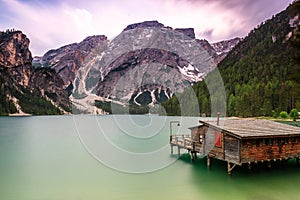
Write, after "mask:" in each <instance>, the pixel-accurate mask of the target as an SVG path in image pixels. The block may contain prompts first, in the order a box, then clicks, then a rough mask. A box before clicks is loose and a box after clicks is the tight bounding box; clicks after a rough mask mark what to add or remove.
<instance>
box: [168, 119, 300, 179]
mask: <svg viewBox="0 0 300 200" xmlns="http://www.w3.org/2000/svg"><path fill="white" fill-rule="evenodd" d="M199 122H200V125H199V126H196V127H191V128H190V130H191V134H190V135H172V134H171V135H170V145H171V153H173V147H177V148H178V154H179V155H180V149H186V150H188V152H189V153H190V155H191V158H192V159H195V158H196V156H197V154H199V155H202V156H207V166H208V167H209V166H210V159H211V158H215V159H219V160H222V161H225V162H227V171H228V174H231V172H232V170H233V168H234V167H236V166H241V165H244V164H246V165H248V167H249V168H251V166H252V165H253V164H255V163H258V162H267V163H268V165H269V166H271V162H274V161H278V160H289V159H292V158H296V159H297V163H299V157H300V128H298V127H295V126H291V125H287V124H282V123H277V122H273V121H270V120H257V119H223V120H222V123H220V122H219V120H215V121H213V120H210V121H199Z"/></svg>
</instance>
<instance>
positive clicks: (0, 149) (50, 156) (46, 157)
mask: <svg viewBox="0 0 300 200" xmlns="http://www.w3.org/2000/svg"><path fill="white" fill-rule="evenodd" d="M74 119H75V120H74ZM129 120H131V122H130V121H129ZM171 120H181V121H182V122H183V123H181V124H182V126H181V127H175V126H174V127H173V128H174V130H173V131H174V132H177V133H182V132H184V133H188V132H189V130H188V129H187V127H189V126H194V125H196V124H197V121H198V119H197V118H185V119H180V118H175V117H168V118H163V117H158V116H153V117H151V116H146V117H145V116H134V117H133V118H131V119H130V118H127V119H126V117H124V116H118V117H117V118H116V117H115V116H97V117H95V116H75V118H73V116H51V117H50V116H42V117H16V118H13V117H1V118H0V160H1V162H0V180H1V181H0V199H16V200H19V199H25V200H32V199H45V200H47V199H97V200H98V199H130V200H134V199H199V200H202V199H204V200H206V199H208V200H209V199H222V200H223V199H225V200H226V199H228V200H229V199H230V200H232V199H239V200H240V199H241V200H243V199H244V200H252V199H253V200H259V199H264V200H265V199H266V200H269V199H272V200H273V199H274V200H279V199H280V200H281V199H291V200H296V199H297V200H298V199H299V194H300V192H299V186H298V182H299V181H298V180H299V178H300V167H297V166H296V164H295V162H294V161H290V162H289V163H288V164H286V165H285V166H284V165H281V164H277V165H276V166H274V167H273V168H272V169H268V168H267V167H266V166H257V167H254V168H253V170H252V171H251V172H249V171H248V170H247V168H246V167H245V168H243V167H240V168H235V169H234V171H233V175H232V176H228V175H227V173H226V163H224V162H221V161H218V160H212V163H211V168H210V169H207V167H206V159H205V158H203V159H197V160H196V161H195V162H191V160H190V157H189V156H188V154H184V155H182V156H181V157H180V158H179V159H178V160H175V162H173V163H171V164H170V165H167V166H166V167H164V168H163V169H161V170H158V171H154V172H151V173H141V174H132V173H123V172H120V171H116V170H113V169H111V168H109V167H107V165H105V164H103V163H101V162H99V160H97V159H95V158H94V157H92V156H91V154H89V153H88V152H87V151H86V150H87V149H86V147H84V146H83V145H82V142H87V140H84V141H81V140H80V138H79V136H82V137H83V139H91V138H93V137H94V134H97V133H101V134H102V133H104V134H105V136H106V138H107V139H108V140H109V141H110V142H112V144H114V145H116V146H117V147H119V148H120V149H123V150H126V151H128V152H131V153H136V154H137V155H140V154H142V153H149V152H152V151H154V150H157V149H162V148H163V147H165V145H166V144H167V143H168V134H169V121H171ZM116 121H117V122H116ZM126 122H127V123H126ZM75 123H76V124H77V127H76V126H75ZM116 123H119V124H116ZM133 124H135V125H133ZM99 126H100V128H99ZM126 126H128V127H126ZM101 129H102V130H101ZM78 131H79V132H78ZM101 131H103V132H101ZM147 131H148V132H147ZM155 131H156V134H155V135H153V132H155ZM128 133H129V134H128ZM138 134H141V135H142V136H143V137H136V136H139V135H138ZM89 136H93V137H91V138H90V137H89ZM84 137H85V138H84ZM97 137H98V136H97ZM94 139H95V138H94ZM96 139H97V138H96ZM165 140H166V141H165ZM101 142H103V141H97V140H96V141H94V142H93V143H91V144H88V145H95V146H88V148H89V149H92V148H93V150H99V149H101V148H97V145H99V144H104V143H105V142H103V143H101ZM97 153H98V152H97ZM101 153H102V154H105V155H109V157H110V158H112V159H115V160H117V161H118V162H116V163H125V164H126V163H128V162H133V163H130V164H126V166H127V167H128V166H129V167H132V166H135V165H136V166H143V164H144V163H139V162H136V160H126V159H124V158H122V157H120V156H119V155H115V154H114V153H112V152H111V151H110V150H104V151H103V152H101ZM169 153H170V152H169V149H168V151H166V152H164V151H163V152H162V153H161V155H160V156H159V159H156V160H155V159H154V158H151V159H152V160H151V161H152V162H149V161H147V162H149V163H150V164H151V163H159V162H160V161H161V160H160V159H162V160H167V159H173V158H172V157H171V156H170V154H169ZM145 155H147V154H145ZM146 158H147V157H145V159H146ZM174 159H176V157H174ZM145 162H146V161H145ZM137 169H139V168H138V167H137Z"/></svg>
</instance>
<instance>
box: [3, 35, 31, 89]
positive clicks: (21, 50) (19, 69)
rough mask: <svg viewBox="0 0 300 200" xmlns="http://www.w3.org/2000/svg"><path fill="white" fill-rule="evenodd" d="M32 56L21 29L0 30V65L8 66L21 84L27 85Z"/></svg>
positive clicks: (27, 41) (27, 40)
mask: <svg viewBox="0 0 300 200" xmlns="http://www.w3.org/2000/svg"><path fill="white" fill-rule="evenodd" d="M31 62H32V56H31V52H30V51H29V39H28V38H27V37H26V35H25V34H23V33H22V32H21V31H15V30H7V31H5V32H0V66H2V67H5V68H8V69H9V70H10V71H11V73H12V74H14V76H15V77H16V79H17V82H18V83H19V84H21V85H24V86H27V85H28V81H29V77H30V75H31Z"/></svg>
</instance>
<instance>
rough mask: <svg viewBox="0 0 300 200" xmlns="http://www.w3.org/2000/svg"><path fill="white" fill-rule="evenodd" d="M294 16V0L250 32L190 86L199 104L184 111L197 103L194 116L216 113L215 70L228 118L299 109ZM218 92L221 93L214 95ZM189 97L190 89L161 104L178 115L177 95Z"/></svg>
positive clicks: (296, 11) (299, 72)
mask: <svg viewBox="0 0 300 200" xmlns="http://www.w3.org/2000/svg"><path fill="white" fill-rule="evenodd" d="M297 14H299V1H297V2H295V3H294V4H293V5H292V6H290V7H289V8H288V9H287V10H286V11H283V12H281V13H279V14H278V15H276V16H273V17H272V19H269V20H267V21H266V22H264V23H262V24H260V25H259V26H258V27H257V28H255V29H254V30H252V31H251V32H250V33H249V34H248V36H247V37H245V38H244V39H243V40H242V41H241V42H240V43H239V44H238V45H237V46H236V47H235V48H234V49H233V50H232V51H231V52H230V53H229V54H228V56H227V57H226V58H225V59H224V60H223V61H222V62H221V63H220V64H219V65H218V67H217V68H216V69H215V70H214V71H212V72H211V73H210V74H209V75H208V76H207V77H206V78H205V81H202V82H199V83H197V84H195V85H194V86H193V89H194V91H195V95H196V96H197V100H198V102H196V103H190V104H189V105H188V106H190V109H189V110H193V109H194V108H195V107H197V106H198V107H199V109H200V112H199V113H198V114H197V115H199V114H200V113H204V114H206V115H211V114H215V113H212V109H211V108H212V107H215V105H212V104H214V99H212V98H211V95H212V93H214V92H216V91H217V90H218V88H217V87H218V84H215V83H214V81H215V80H216V78H217V75H218V73H220V74H221V77H222V79H223V82H224V86H225V91H226V98H227V99H226V101H225V102H226V105H225V106H226V108H227V109H226V112H227V113H226V115H227V116H241V117H250V116H277V115H279V113H280V111H288V112H289V111H290V110H291V109H293V108H297V109H298V110H300V65H299V57H298V56H299V21H297V20H296V21H295V20H291V19H295V18H294V16H295V15H297ZM298 19H299V18H298ZM295 22H297V24H293V23H295ZM208 84H209V89H208ZM218 95H219V96H220V97H221V96H222V94H214V98H216V97H218ZM189 96H190V91H189V92H185V93H184V94H181V95H178V96H174V97H173V98H172V99H170V100H169V101H167V102H165V103H163V104H162V105H163V107H164V108H165V109H166V112H167V113H168V114H169V115H182V113H181V112H182V104H180V103H179V102H180V101H182V100H180V99H189ZM216 99H218V98H216ZM216 105H217V104H216ZM220 106H221V107H222V106H224V105H220ZM220 110H221V109H220ZM223 114H224V113H223ZM192 115H194V114H192Z"/></svg>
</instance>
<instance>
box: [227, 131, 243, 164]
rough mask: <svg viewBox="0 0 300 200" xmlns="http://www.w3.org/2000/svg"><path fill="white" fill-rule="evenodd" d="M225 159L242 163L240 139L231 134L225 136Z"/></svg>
mask: <svg viewBox="0 0 300 200" xmlns="http://www.w3.org/2000/svg"><path fill="white" fill-rule="evenodd" d="M224 151H225V160H227V161H230V162H232V163H240V140H239V139H237V138H235V137H232V136H230V135H225V137H224Z"/></svg>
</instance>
